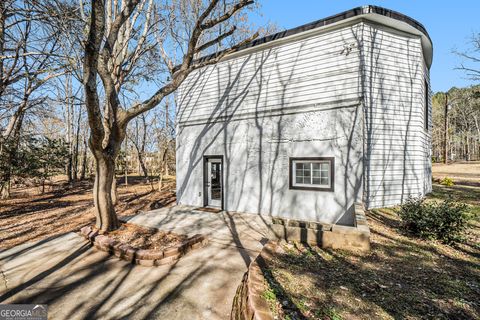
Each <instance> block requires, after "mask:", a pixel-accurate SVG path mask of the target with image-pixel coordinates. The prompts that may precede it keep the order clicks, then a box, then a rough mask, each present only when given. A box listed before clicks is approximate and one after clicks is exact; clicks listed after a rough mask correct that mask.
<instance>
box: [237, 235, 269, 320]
mask: <svg viewBox="0 0 480 320" xmlns="http://www.w3.org/2000/svg"><path fill="white" fill-rule="evenodd" d="M276 250H277V244H276V243H275V242H273V241H269V242H268V243H267V244H266V245H265V246H264V247H263V249H262V251H261V252H260V253H259V255H258V256H257V257H256V258H255V260H253V261H252V262H251V263H250V266H249V267H248V270H247V272H245V275H244V276H243V279H242V282H241V283H240V285H239V286H238V289H237V292H236V294H235V297H234V298H233V304H232V313H231V316H230V319H232V320H252V319H255V320H273V315H272V312H271V311H270V307H269V306H268V303H267V301H266V300H265V299H264V298H263V293H264V292H265V290H266V286H265V278H264V276H263V272H262V268H261V267H265V266H266V262H265V261H266V260H268V259H269V258H270V257H271V255H272V254H273V252H275V251H276Z"/></svg>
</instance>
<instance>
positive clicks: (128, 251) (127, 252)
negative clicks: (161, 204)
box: [80, 226, 208, 267]
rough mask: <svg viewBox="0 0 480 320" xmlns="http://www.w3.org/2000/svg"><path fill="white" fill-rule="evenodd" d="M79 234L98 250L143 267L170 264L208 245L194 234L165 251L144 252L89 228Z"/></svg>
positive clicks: (82, 229) (203, 238)
mask: <svg viewBox="0 0 480 320" xmlns="http://www.w3.org/2000/svg"><path fill="white" fill-rule="evenodd" d="M80 234H81V235H82V236H83V237H84V238H85V239H87V240H88V241H90V243H92V244H93V246H94V247H95V248H97V249H98V250H101V251H105V252H108V253H110V254H114V255H115V256H116V257H118V258H120V259H123V260H126V261H129V262H131V263H133V264H138V265H141V266H145V267H152V266H160V265H165V264H171V263H173V262H175V261H177V260H178V259H180V258H181V257H182V256H183V255H185V254H186V253H187V252H189V251H190V250H193V249H197V248H201V247H203V246H205V245H206V244H207V243H208V239H207V237H206V236H205V235H201V234H196V235H194V236H192V237H190V238H188V239H187V240H185V241H183V242H182V243H180V244H177V245H174V246H171V247H169V248H166V249H165V250H153V249H151V250H144V249H136V248H133V247H132V246H129V245H128V244H124V243H121V242H118V241H116V240H113V239H112V238H110V237H108V236H106V235H101V234H99V233H98V231H96V230H93V229H92V227H91V226H86V227H83V228H81V229H80Z"/></svg>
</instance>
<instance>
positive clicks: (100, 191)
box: [93, 152, 119, 231]
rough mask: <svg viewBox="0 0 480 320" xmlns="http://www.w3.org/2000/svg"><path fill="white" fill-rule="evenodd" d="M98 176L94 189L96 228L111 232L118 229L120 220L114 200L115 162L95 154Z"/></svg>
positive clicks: (110, 158) (107, 157) (105, 156)
mask: <svg viewBox="0 0 480 320" xmlns="http://www.w3.org/2000/svg"><path fill="white" fill-rule="evenodd" d="M94 157H95V164H96V175H95V184H94V187H93V199H94V203H95V208H96V210H95V214H96V217H97V219H96V225H95V226H96V227H97V228H98V229H99V230H100V231H110V230H115V229H117V228H118V225H119V223H118V219H117V215H116V214H115V208H114V202H113V199H112V187H113V181H114V179H115V174H114V173H115V160H114V159H113V157H110V156H108V155H103V154H99V153H98V152H94Z"/></svg>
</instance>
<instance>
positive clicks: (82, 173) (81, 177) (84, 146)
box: [80, 133, 88, 180]
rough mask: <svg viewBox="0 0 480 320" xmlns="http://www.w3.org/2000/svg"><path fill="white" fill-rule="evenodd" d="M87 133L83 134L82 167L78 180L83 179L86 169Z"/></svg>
mask: <svg viewBox="0 0 480 320" xmlns="http://www.w3.org/2000/svg"><path fill="white" fill-rule="evenodd" d="M87 148H88V146H87V133H85V135H84V136H83V155H82V168H81V171H80V180H85V174H86V171H87Z"/></svg>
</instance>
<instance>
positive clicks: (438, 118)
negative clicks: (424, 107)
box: [432, 86, 480, 162]
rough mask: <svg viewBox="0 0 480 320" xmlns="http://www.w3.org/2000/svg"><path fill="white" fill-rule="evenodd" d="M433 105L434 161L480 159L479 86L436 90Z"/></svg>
mask: <svg viewBox="0 0 480 320" xmlns="http://www.w3.org/2000/svg"><path fill="white" fill-rule="evenodd" d="M432 108H433V132H432V153H433V154H432V156H433V161H435V162H444V161H445V154H446V155H447V158H446V159H447V161H459V160H463V161H471V160H480V86H472V87H469V88H452V89H450V90H449V91H448V92H437V93H435V94H434V95H433V98H432ZM445 119H446V121H445ZM445 129H446V130H445ZM445 132H446V134H445ZM445 151H446V153H445Z"/></svg>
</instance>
